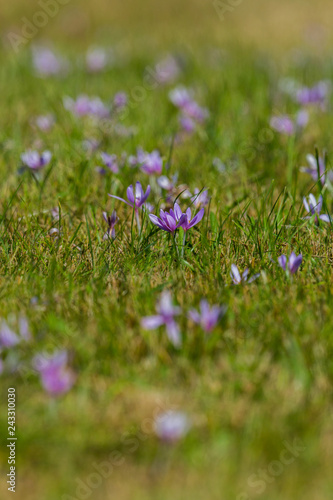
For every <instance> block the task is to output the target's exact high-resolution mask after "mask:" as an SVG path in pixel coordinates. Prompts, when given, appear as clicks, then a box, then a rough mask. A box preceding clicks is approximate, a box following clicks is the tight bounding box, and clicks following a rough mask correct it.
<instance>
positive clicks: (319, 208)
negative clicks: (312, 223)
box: [316, 195, 323, 214]
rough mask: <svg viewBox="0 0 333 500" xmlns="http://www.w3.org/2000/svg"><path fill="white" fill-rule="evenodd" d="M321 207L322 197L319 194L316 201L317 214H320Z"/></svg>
mask: <svg viewBox="0 0 333 500" xmlns="http://www.w3.org/2000/svg"><path fill="white" fill-rule="evenodd" d="M322 208H323V197H322V195H320V196H319V198H318V203H317V207H316V212H317V213H318V214H320V212H321V209H322Z"/></svg>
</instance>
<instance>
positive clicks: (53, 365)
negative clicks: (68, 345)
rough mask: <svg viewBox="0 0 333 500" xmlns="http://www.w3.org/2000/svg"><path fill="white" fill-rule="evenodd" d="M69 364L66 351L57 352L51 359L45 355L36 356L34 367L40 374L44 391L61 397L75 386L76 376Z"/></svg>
mask: <svg viewBox="0 0 333 500" xmlns="http://www.w3.org/2000/svg"><path fill="white" fill-rule="evenodd" d="M67 364H68V355H67V352H66V351H57V352H55V353H54V354H53V355H52V356H51V357H50V356H47V355H44V354H39V355H37V356H35V358H34V360H33V366H34V368H35V370H37V372H39V374H40V377H41V381H42V385H43V387H44V389H45V390H46V391H47V392H48V393H49V394H50V395H51V396H60V395H61V394H64V393H66V392H68V391H69V390H70V389H71V387H72V386H73V384H74V382H75V375H74V373H73V372H72V370H71V369H70V368H68V366H67Z"/></svg>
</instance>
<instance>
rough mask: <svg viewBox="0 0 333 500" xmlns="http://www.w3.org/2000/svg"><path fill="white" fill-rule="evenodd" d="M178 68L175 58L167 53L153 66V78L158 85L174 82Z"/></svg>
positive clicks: (177, 74) (178, 71)
mask: <svg viewBox="0 0 333 500" xmlns="http://www.w3.org/2000/svg"><path fill="white" fill-rule="evenodd" d="M179 73H180V68H179V65H178V63H177V60H176V59H175V58H174V57H173V56H171V55H169V56H167V57H166V58H165V59H162V60H161V61H159V62H158V63H157V64H156V66H155V75H154V76H155V80H156V81H157V82H158V83H159V84H160V85H165V84H167V83H172V82H174V81H175V80H176V79H177V77H178V76H179Z"/></svg>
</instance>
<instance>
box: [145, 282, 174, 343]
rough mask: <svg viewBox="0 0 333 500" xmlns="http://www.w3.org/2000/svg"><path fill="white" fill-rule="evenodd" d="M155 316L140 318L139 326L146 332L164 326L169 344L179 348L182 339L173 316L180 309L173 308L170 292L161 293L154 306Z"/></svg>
mask: <svg viewBox="0 0 333 500" xmlns="http://www.w3.org/2000/svg"><path fill="white" fill-rule="evenodd" d="M156 312H157V314H156V315H155V316H146V317H145V318H142V320H141V325H142V326H143V328H145V329H146V330H154V329H156V328H158V327H160V326H162V325H165V327H166V332H167V336H168V338H169V340H170V342H171V343H172V344H173V345H174V346H175V347H180V346H181V344H182V338H181V334H180V330H179V326H178V324H177V322H176V320H175V316H177V315H179V314H180V308H179V307H177V306H174V305H173V303H172V299H171V294H170V292H167V291H165V292H163V293H162V295H161V298H160V300H159V302H158V304H157V306H156Z"/></svg>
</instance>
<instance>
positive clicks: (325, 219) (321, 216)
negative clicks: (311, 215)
mask: <svg viewBox="0 0 333 500" xmlns="http://www.w3.org/2000/svg"><path fill="white" fill-rule="evenodd" d="M319 219H320V220H323V221H324V222H331V217H330V216H329V215H327V214H323V215H319Z"/></svg>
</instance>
